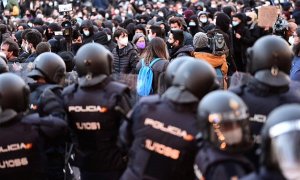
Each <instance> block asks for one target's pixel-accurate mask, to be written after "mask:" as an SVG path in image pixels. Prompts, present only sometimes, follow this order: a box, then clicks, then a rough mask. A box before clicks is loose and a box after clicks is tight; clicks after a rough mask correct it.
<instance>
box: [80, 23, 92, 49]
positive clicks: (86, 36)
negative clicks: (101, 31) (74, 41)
mask: <svg viewBox="0 0 300 180" xmlns="http://www.w3.org/2000/svg"><path fill="white" fill-rule="evenodd" d="M80 31H81V34H82V36H83V42H82V44H87V43H91V42H93V41H94V29H93V23H92V21H90V20H84V21H82V23H81V26H80Z"/></svg>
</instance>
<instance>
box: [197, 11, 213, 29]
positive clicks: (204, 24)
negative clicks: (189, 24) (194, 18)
mask: <svg viewBox="0 0 300 180" xmlns="http://www.w3.org/2000/svg"><path fill="white" fill-rule="evenodd" d="M198 20H199V25H200V27H201V28H202V29H203V30H204V32H207V31H210V30H212V29H214V28H215V27H216V26H215V25H214V24H213V23H210V22H209V19H208V13H207V12H205V11H200V12H199V13H198Z"/></svg>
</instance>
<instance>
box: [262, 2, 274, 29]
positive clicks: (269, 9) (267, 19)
mask: <svg viewBox="0 0 300 180" xmlns="http://www.w3.org/2000/svg"><path fill="white" fill-rule="evenodd" d="M277 12H278V9H277V8H276V7H275V6H262V7H261V8H259V9H258V26H260V27H273V25H274V24H275V22H276V20H277V17H278V13H277Z"/></svg>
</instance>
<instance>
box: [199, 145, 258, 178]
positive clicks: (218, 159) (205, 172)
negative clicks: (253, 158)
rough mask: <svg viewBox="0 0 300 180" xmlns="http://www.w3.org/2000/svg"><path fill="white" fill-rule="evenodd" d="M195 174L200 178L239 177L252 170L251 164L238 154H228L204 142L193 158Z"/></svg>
mask: <svg viewBox="0 0 300 180" xmlns="http://www.w3.org/2000/svg"><path fill="white" fill-rule="evenodd" d="M194 169H195V174H196V175H197V177H198V178H199V179H200V178H201V177H204V178H205V179H206V180H218V179H224V180H226V179H228V180H231V179H233V178H240V177H243V176H245V175H246V174H249V173H251V172H252V171H253V169H254V167H253V165H252V164H251V163H250V162H249V161H248V160H247V159H246V158H245V157H243V156H241V155H239V154H228V153H225V152H222V151H220V150H217V149H216V148H214V147H212V146H210V145H209V144H207V143H204V144H203V145H202V147H201V148H200V149H199V151H198V154H197V157H196V160H195V166H194Z"/></svg>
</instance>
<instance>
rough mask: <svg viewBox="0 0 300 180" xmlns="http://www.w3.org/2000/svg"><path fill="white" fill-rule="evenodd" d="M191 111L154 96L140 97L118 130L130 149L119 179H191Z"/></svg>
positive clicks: (189, 106) (193, 121)
mask: <svg viewBox="0 0 300 180" xmlns="http://www.w3.org/2000/svg"><path fill="white" fill-rule="evenodd" d="M194 108H195V105H194V104H184V105H183V104H176V103H173V102H171V101H169V100H168V99H166V98H160V96H158V95H153V96H149V97H143V98H142V99H141V100H140V102H139V103H138V104H137V105H136V106H135V108H134V109H133V112H132V115H131V117H130V119H129V120H128V121H125V122H124V123H125V124H123V125H122V128H121V130H122V133H121V135H120V136H121V140H123V143H124V144H126V145H127V146H129V147H130V150H129V164H128V166H127V169H126V170H125V172H124V174H123V176H122V177H121V179H122V180H126V179H131V180H139V179H153V180H154V179H155V180H158V179H161V180H168V179H172V180H177V179H178V180H179V179H187V180H188V179H194V173H193V162H194V158H195V154H196V143H195V138H194V137H195V135H196V132H197V129H196V116H195V111H193V110H194ZM124 126H125V127H124ZM124 140H127V142H124Z"/></svg>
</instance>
